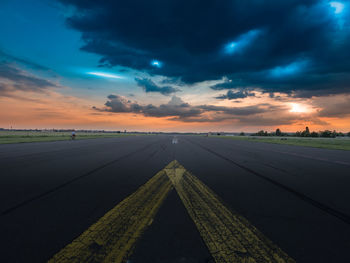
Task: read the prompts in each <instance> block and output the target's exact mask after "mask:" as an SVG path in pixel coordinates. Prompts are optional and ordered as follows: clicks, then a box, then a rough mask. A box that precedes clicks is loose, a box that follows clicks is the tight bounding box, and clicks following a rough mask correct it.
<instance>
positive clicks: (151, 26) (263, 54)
mask: <svg viewBox="0 0 350 263" xmlns="http://www.w3.org/2000/svg"><path fill="white" fill-rule="evenodd" d="M60 1H61V2H62V3H64V4H67V5H71V6H74V7H75V9H74V10H76V11H75V12H73V13H71V15H70V16H69V17H68V18H67V21H66V22H67V25H68V26H69V27H71V28H73V29H75V30H77V31H79V32H81V33H82V39H83V43H84V44H83V46H82V50H84V51H86V52H91V53H95V54H98V55H100V56H101V60H100V64H101V65H103V66H116V65H121V66H124V67H127V68H132V69H135V70H140V71H143V72H146V73H149V74H151V75H152V74H157V75H162V76H165V77H168V79H172V78H173V79H176V80H181V81H182V82H185V83H187V84H191V83H194V82H201V81H205V80H218V79H222V78H223V77H224V76H226V77H227V78H228V79H232V81H233V82H234V83H236V84H237V83H238V85H239V87H242V88H245V87H260V88H261V89H262V90H264V91H266V92H274V91H278V92H284V93H291V92H294V91H310V90H311V91H314V90H315V91H316V92H321V91H322V90H326V91H325V92H327V91H328V92H332V89H333V88H334V87H337V89H338V90H340V91H339V92H341V90H343V91H344V90H346V89H349V74H350V52H348V50H349V49H350V22H349V21H350V11H349V10H348V8H347V6H346V7H344V9H343V10H342V12H341V14H340V13H336V14H335V12H334V7H332V6H331V5H329V2H327V1H318V0H301V1H296V0H291V1H277V0H275V1H269V3H268V4H267V3H266V2H265V1H258V0H249V1H231V0H222V1H198V0H189V1H188V0H186V1H184V0H179V1H170V2H169V1H162V2H159V1H156V0H150V1H141V0H136V1H118V0H116V1H104V2H102V3H101V2H98V1H93V0H86V1H79V0H60ZM340 19H341V20H342V21H343V22H341V21H340ZM340 22H341V26H340ZM153 60H157V61H161V62H162V67H154V66H152V65H151V61H153ZM305 61H307V63H306V62H305ZM225 85H228V84H227V83H226V84H225ZM219 87H220V86H216V88H219ZM236 87H237V86H236ZM236 87H231V88H236ZM221 88H222V89H223V88H224V87H223V86H221ZM231 88H229V89H231ZM168 89H169V88H168ZM166 90H167V89H164V92H163V94H164V93H165V94H166V93H167V92H168V93H169V94H170V93H172V90H171V88H170V89H169V91H166ZM170 91H171V92H170ZM158 92H160V91H158Z"/></svg>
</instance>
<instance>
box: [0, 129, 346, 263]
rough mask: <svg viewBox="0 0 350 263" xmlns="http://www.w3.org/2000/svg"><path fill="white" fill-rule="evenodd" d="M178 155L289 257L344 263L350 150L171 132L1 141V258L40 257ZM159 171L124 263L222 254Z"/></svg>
mask: <svg viewBox="0 0 350 263" xmlns="http://www.w3.org/2000/svg"><path fill="white" fill-rule="evenodd" d="M174 160H176V161H177V163H178V165H177V166H176V167H181V169H183V171H187V172H188V174H191V175H193V176H194V177H195V178H196V180H197V179H198V182H197V181H196V183H195V186H196V187H197V186H198V187H199V188H200V187H202V185H204V186H205V187H208V189H210V191H212V193H213V196H217V197H218V200H220V205H221V204H222V206H223V209H226V208H228V209H229V210H230V211H232V214H233V215H237V217H238V218H240V217H242V218H244V220H247V221H248V222H249V226H250V225H252V226H254V227H255V228H256V229H257V231H258V232H259V234H257V236H259V237H260V233H261V235H264V237H266V238H267V239H268V240H270V241H271V242H272V243H273V244H274V246H276V247H278V248H279V249H281V251H283V253H285V254H286V255H288V257H290V258H291V259H294V260H295V261H296V262H308V263H309V262H350V255H349V253H348V250H349V248H350V202H349V201H350V191H349V187H350V152H349V151H340V150H326V149H317V148H308V147H300V146H288V145H278V144H267V143H259V142H249V141H241V140H239V141H238V140H229V139H223V138H208V137H203V136H173V135H147V136H128V137H124V138H105V139H91V140H77V141H60V142H45V143H25V144H11V145H0V165H1V175H0V240H1V244H0V245H1V246H0V247H1V261H2V262H47V261H48V260H50V259H52V258H53V257H54V256H55V255H56V254H57V253H59V252H60V251H62V249H64V248H65V247H66V246H67V245H68V244H71V243H72V242H73V241H74V240H75V239H77V238H79V237H80V236H81V235H82V233H84V231H86V230H87V229H89V228H90V227H91V226H92V225H93V224H94V223H96V222H100V221H99V220H100V219H101V218H103V217H104V215H105V214H106V213H108V212H109V211H114V210H113V209H114V208H115V207H116V206H117V205H118V204H120V203H121V202H122V201H123V200H125V199H126V198H128V197H129V196H130V195H132V194H134V193H135V192H137V191H138V189H140V187H141V186H142V187H144V186H145V185H147V183H148V182H149V180H152V178H157V177H154V176H156V175H157V173H159V172H160V171H162V170H163V169H165V168H166V167H167V166H168V165H169V164H170V163H172V162H173V161H174ZM168 167H170V166H168ZM172 168H173V167H172V166H171V167H170V168H168V169H172ZM174 169H175V166H174ZM179 169H180V168H179ZM164 171H165V170H164ZM166 172H167V173H165V172H164V175H158V176H159V177H160V178H163V177H164V178H166V179H164V180H165V181H164V183H166V184H167V185H160V186H159V187H158V186H157V187H156V186H155V185H151V184H149V189H153V188H154V189H158V188H159V189H163V190H164V193H166V194H164V195H161V197H159V198H163V199H164V200H163V199H162V202H158V203H157V204H159V206H157V208H156V209H154V210H152V207H153V203H156V201H154V202H153V201H152V200H151V199H149V200H150V201H149V203H145V204H147V205H148V206H147V207H148V208H149V209H150V210H149V211H154V216H152V220H151V221H149V222H148V221H147V222H145V224H144V225H145V226H142V227H145V230H144V231H141V232H140V233H141V234H140V235H139V237H138V238H137V240H135V246H134V249H133V251H132V253H130V254H128V260H129V262H132V263H138V262H146V263H147V262H153V263H157V262H159V263H160V262H162V263H172V262H174V263H175V262H184V263H187V262H191V263H192V262H193V263H194V262H196V263H197V262H216V261H218V260H217V258H216V257H215V255H213V249H211V248H210V246H208V242H209V241H208V239H206V236H205V234H203V231H201V229H200V227H199V223H198V222H196V220H195V219H194V217H195V215H194V214H195V212H193V213H192V214H191V211H195V208H193V207H191V205H190V204H187V205H186V202H185V201H184V200H187V199H186V198H188V197H187V196H186V195H189V196H191V195H194V192H193V194H190V193H192V192H190V190H191V189H189V190H188V191H187V190H186V191H187V192H186V191H184V190H181V189H180V188H178V186H177V185H176V183H174V181H172V180H174V178H173V177H172V176H175V173H174V175H170V174H169V171H166ZM166 176H168V177H169V178H170V179H171V180H170V181H169V183H168V181H166V180H169V179H167V178H168V177H166ZM188 176H190V175H188ZM188 178H190V177H188ZM162 180H163V179H162ZM191 180H192V179H191ZM151 182H152V181H151ZM170 183H172V184H173V186H170ZM204 186H203V187H204ZM152 187H153V188H152ZM172 187H173V188H174V189H173V188H172ZM147 189H148V188H147ZM179 189H180V190H179ZM150 191H151V190H150ZM152 191H155V190H152ZM181 191H183V192H181ZM203 191H204V192H205V191H207V190H206V188H205V189H204V190H203ZM208 191H209V190H208ZM208 191H207V192H208ZM146 193H149V191H145V194H140V197H139V198H142V197H143V196H145V195H146ZM208 193H209V192H208ZM210 193H211V192H210ZM181 195H182V196H181ZM151 196H152V195H151ZM208 196H209V194H208ZM180 197H181V198H180ZM149 198H151V197H149ZM210 198H214V197H210ZM140 200H141V199H137V200H136V199H135V201H133V202H131V201H130V202H129V203H128V205H129V207H133V208H134V207H136V204H139V203H138V202H139V201H140ZM157 200H158V199H157ZM159 200H160V199H159ZM152 202H153V203H152ZM198 202H199V201H198ZM200 202H202V201H200ZM208 207H209V208H210V207H211V206H210V205H208ZM212 207H213V209H214V208H215V207H214V206H212ZM191 209H192V210H191ZM215 209H216V208H215ZM202 210H203V211H204V210H205V209H202ZM123 211H124V212H123V214H125V215H126V214H127V213H128V212H127V211H128V210H127V209H126V210H123ZM135 211H136V210H135ZM218 211H219V210H218ZM225 211H226V210H225ZM219 212H220V211H219ZM219 212H217V213H219ZM144 213H145V214H150V215H151V212H147V211H145V212H144ZM152 213H153V212H152ZM222 213H224V212H222ZM225 213H226V212H225ZM230 213H231V212H230ZM116 215H117V212H116ZM132 216H133V215H130V217H132ZM141 217H142V218H143V217H144V216H141V214H140V218H141ZM218 217H219V216H218ZM242 220H243V219H242ZM208 222H214V221H210V220H209V219H208V220H207V222H204V223H202V222H200V223H201V224H207V225H208V227H206V229H207V230H208V229H209V228H210V227H211V226H210V224H209V223H208ZM215 222H216V221H215ZM212 224H214V223H212ZM102 227H103V226H102ZM248 228H249V229H250V227H248ZM208 231H209V233H210V231H212V230H208ZM106 242H107V243H108V240H106ZM238 243H239V242H238ZM238 243H237V244H238ZM101 246H102V245H101ZM248 252H249V251H248ZM249 253H250V252H249ZM249 253H248V254H249ZM215 260H216V261H215ZM271 262H273V261H271Z"/></svg>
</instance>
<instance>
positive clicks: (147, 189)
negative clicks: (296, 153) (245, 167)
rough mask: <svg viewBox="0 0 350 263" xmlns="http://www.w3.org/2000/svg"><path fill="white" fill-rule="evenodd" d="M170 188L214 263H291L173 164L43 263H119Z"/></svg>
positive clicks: (129, 253) (255, 230)
mask: <svg viewBox="0 0 350 263" xmlns="http://www.w3.org/2000/svg"><path fill="white" fill-rule="evenodd" d="M169 179H170V180H169ZM173 186H174V187H175V189H176V191H177V193H178V195H179V196H180V198H181V200H182V202H183V204H184V205H185V207H186V209H187V211H188V213H189V215H190V216H191V218H192V220H193V221H194V222H195V225H196V226H197V228H198V230H199V233H200V235H201V236H202V238H203V240H204V242H205V243H206V245H207V247H208V249H209V252H210V253H211V254H212V256H213V258H214V259H215V262H216V263H235V262H237V263H238V262H239V263H263V262H264V263H265V262H266V263H295V261H294V260H293V259H292V258H290V257H289V256H288V255H287V254H286V253H284V252H283V251H282V250H281V249H280V248H278V247H277V246H276V245H274V244H273V243H272V242H271V241H270V240H268V239H267V238H266V237H265V236H264V235H263V234H262V233H260V232H259V231H258V230H257V229H256V228H255V227H254V226H252V225H251V224H250V223H249V222H248V221H247V220H246V219H245V218H243V217H242V216H240V215H238V214H237V213H235V212H233V211H231V210H230V209H228V208H226V207H225V206H224V205H223V204H222V202H221V201H220V199H219V198H218V197H217V196H216V195H215V193H214V192H212V191H211V190H210V189H209V188H208V187H207V186H206V185H204V184H203V183H202V182H201V181H199V179H197V178H196V177H194V176H193V175H191V174H190V173H189V172H187V171H186V170H185V168H184V167H183V166H181V165H180V164H179V163H178V162H177V161H176V160H174V161H172V162H171V163H170V164H168V165H167V166H166V167H165V169H163V170H162V171H160V172H159V173H157V174H156V175H155V176H154V177H152V178H151V179H150V180H149V181H148V182H147V183H146V184H144V185H143V186H141V187H140V188H139V189H138V190H137V191H136V192H135V193H133V194H132V195H130V196H129V197H127V198H126V199H124V200H123V201H122V202H120V203H119V204H118V205H117V206H116V207H114V208H113V209H112V210H110V211H109V212H108V213H107V214H105V215H104V216H103V217H102V218H101V219H100V220H98V221H97V222H96V223H95V224H93V225H92V226H91V227H89V228H88V229H87V230H86V231H85V232H84V233H83V234H81V235H80V236H79V237H77V238H76V239H75V240H74V241H73V242H72V243H71V244H69V245H67V246H66V247H65V248H63V249H62V250H61V251H60V252H58V253H57V254H56V255H55V256H54V257H53V258H52V259H50V260H49V263H54V262H57V263H78V262H84V263H97V262H103V263H109V262H115V263H121V262H125V261H126V259H127V258H128V257H129V256H130V255H131V253H132V250H133V248H134V246H135V244H136V241H137V239H138V238H139V237H140V236H141V235H142V233H143V232H144V231H145V229H146V228H147V227H148V225H150V224H151V223H152V221H153V218H154V217H155V215H156V213H157V211H158V209H159V207H160V206H161V204H162V203H163V201H164V200H165V198H166V196H167V195H168V193H169V192H170V190H171V189H172V188H173ZM179 242H181V240H179Z"/></svg>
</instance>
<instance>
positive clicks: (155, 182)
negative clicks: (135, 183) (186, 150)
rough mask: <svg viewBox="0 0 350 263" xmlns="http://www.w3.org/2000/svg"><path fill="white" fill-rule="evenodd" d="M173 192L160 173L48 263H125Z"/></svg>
mask: <svg viewBox="0 0 350 263" xmlns="http://www.w3.org/2000/svg"><path fill="white" fill-rule="evenodd" d="M171 189H172V185H171V183H170V181H169V179H168V177H167V176H166V174H165V172H164V170H162V171H160V172H159V173H157V174H156V175H155V176H154V177H152V178H151V179H150V180H149V181H148V182H147V183H146V184H144V185H143V186H141V187H140V188H139V189H138V190H137V191H136V192H135V193H133V194H132V195H130V196H129V197H127V198H126V199H124V200H123V201H122V202H120V203H119V204H118V205H117V206H116V207H114V208H113V209H112V210H110V211H109V212H108V213H106V214H105V215H104V216H103V217H102V218H101V219H99V220H98V221H97V222H96V223H95V224H93V225H92V226H91V227H89V228H88V229H87V230H86V231H85V232H84V233H83V234H81V235H80V236H79V237H78V238H76V239H75V240H74V241H73V242H72V243H71V244H69V245H67V246H66V247H65V248H63V249H62V250H61V251H60V252H58V253H57V254H56V255H55V256H54V257H53V258H52V259H51V260H49V262H50V263H53V262H60V263H61V262H62V263H68V262H69V263H74V262H84V263H88V262H91V263H92V262H115V263H119V262H125V261H126V259H127V258H128V257H129V256H130V254H131V252H132V249H133V247H134V245H135V243H136V241H137V239H138V238H139V237H140V236H141V235H142V233H143V231H144V230H145V229H146V228H147V227H148V226H149V225H150V224H151V223H152V221H153V218H154V216H155V215H156V213H157V211H158V209H159V207H160V206H161V204H162V203H163V201H164V199H165V198H166V196H167V195H168V193H169V192H170V190H171Z"/></svg>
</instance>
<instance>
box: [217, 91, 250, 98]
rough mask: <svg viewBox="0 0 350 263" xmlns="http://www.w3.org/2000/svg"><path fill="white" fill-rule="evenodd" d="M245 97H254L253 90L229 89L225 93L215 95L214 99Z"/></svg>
mask: <svg viewBox="0 0 350 263" xmlns="http://www.w3.org/2000/svg"><path fill="white" fill-rule="evenodd" d="M247 97H255V93H254V92H250V91H248V90H238V91H234V90H229V91H227V93H226V94H223V95H220V96H218V97H216V99H228V100H235V99H244V98H247Z"/></svg>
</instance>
